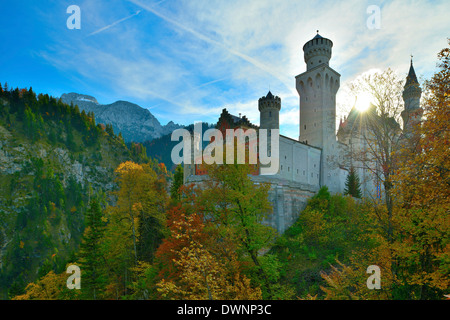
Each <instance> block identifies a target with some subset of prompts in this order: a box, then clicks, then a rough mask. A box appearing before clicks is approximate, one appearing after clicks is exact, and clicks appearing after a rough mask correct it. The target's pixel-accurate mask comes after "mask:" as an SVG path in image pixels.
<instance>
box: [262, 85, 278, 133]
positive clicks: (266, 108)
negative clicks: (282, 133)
mask: <svg viewBox="0 0 450 320" xmlns="http://www.w3.org/2000/svg"><path fill="white" fill-rule="evenodd" d="M280 109H281V99H280V97H278V96H274V95H273V94H272V92H270V91H269V93H267V95H266V96H265V97H261V98H259V100H258V110H259V126H260V128H261V129H280Z"/></svg>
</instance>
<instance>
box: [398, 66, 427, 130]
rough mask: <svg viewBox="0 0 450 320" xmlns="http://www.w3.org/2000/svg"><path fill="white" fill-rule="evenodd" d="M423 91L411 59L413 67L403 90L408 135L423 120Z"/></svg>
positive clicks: (403, 114)
mask: <svg viewBox="0 0 450 320" xmlns="http://www.w3.org/2000/svg"><path fill="white" fill-rule="evenodd" d="M421 95H422V89H421V88H420V86H419V81H417V76H416V72H415V71H414V66H413V62H412V58H411V66H410V67H409V72H408V76H407V77H406V83H405V86H404V88H403V101H404V102H405V110H403V111H402V114H401V115H402V119H403V131H404V132H405V134H406V135H408V133H410V132H411V130H412V128H413V126H415V125H416V124H417V123H419V122H420V121H421V120H422V114H423V109H422V108H421V107H420V96H421Z"/></svg>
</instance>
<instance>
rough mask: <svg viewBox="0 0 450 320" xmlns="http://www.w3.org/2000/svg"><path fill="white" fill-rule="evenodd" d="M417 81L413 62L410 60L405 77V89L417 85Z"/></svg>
mask: <svg viewBox="0 0 450 320" xmlns="http://www.w3.org/2000/svg"><path fill="white" fill-rule="evenodd" d="M418 84H419V81H417V76H416V72H415V71H414V66H413V62H412V59H411V66H410V67H409V72H408V76H407V77H406V84H405V87H409V86H411V85H418Z"/></svg>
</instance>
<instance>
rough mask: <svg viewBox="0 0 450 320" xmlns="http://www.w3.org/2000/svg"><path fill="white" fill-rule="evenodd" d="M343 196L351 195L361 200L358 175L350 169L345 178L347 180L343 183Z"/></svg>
mask: <svg viewBox="0 0 450 320" xmlns="http://www.w3.org/2000/svg"><path fill="white" fill-rule="evenodd" d="M344 194H345V195H347V194H348V195H351V196H352V197H355V198H361V196H362V195H361V183H360V181H359V177H358V174H357V173H356V171H355V169H354V168H353V167H352V168H350V173H349V175H348V176H347V180H346V181H345V189H344Z"/></svg>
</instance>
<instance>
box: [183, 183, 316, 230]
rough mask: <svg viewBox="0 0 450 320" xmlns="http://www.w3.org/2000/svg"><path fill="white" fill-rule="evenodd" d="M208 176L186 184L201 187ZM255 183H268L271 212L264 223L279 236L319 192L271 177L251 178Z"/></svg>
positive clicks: (314, 187)
mask: <svg viewBox="0 0 450 320" xmlns="http://www.w3.org/2000/svg"><path fill="white" fill-rule="evenodd" d="M206 179H208V176H195V175H192V176H190V177H188V179H187V181H186V183H188V184H189V183H194V184H196V185H197V186H199V187H202V185H203V184H204V182H205V181H206ZM251 179H252V180H253V181H254V182H255V183H269V184H270V185H271V188H270V190H269V195H268V199H269V201H270V203H271V204H272V207H273V212H272V213H271V214H269V216H268V217H267V219H266V220H265V221H264V223H265V224H267V225H269V226H271V227H273V228H274V229H275V230H277V232H278V233H279V234H282V233H283V232H285V231H286V230H287V229H288V228H289V227H290V226H292V224H294V222H295V221H296V220H297V219H298V217H299V216H300V212H301V211H302V210H303V209H304V208H305V207H306V204H307V202H308V199H309V198H310V197H312V196H313V195H314V194H316V193H317V191H319V186H318V185H309V184H304V183H298V182H294V181H291V180H285V179H282V178H279V177H275V176H271V177H270V178H268V176H251Z"/></svg>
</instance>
